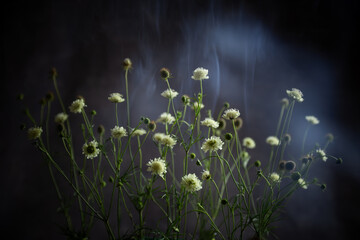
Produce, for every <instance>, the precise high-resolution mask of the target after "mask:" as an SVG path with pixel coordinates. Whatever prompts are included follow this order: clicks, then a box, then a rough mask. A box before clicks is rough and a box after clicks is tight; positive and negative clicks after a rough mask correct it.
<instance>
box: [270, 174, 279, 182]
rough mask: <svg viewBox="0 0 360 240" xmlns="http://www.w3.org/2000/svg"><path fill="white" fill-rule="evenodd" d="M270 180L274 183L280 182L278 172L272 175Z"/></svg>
mask: <svg viewBox="0 0 360 240" xmlns="http://www.w3.org/2000/svg"><path fill="white" fill-rule="evenodd" d="M270 180H271V181H273V182H280V176H279V174H277V173H276V172H273V173H271V174H270Z"/></svg>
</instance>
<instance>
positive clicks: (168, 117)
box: [157, 112, 175, 124]
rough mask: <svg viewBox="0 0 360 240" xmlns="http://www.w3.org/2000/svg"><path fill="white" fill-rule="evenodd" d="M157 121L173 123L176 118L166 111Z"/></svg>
mask: <svg viewBox="0 0 360 240" xmlns="http://www.w3.org/2000/svg"><path fill="white" fill-rule="evenodd" d="M157 121H158V122H161V123H163V124H166V123H167V124H172V123H173V122H174V121H175V118H174V117H173V116H171V114H170V113H167V112H164V113H162V114H161V115H160V118H158V120H157Z"/></svg>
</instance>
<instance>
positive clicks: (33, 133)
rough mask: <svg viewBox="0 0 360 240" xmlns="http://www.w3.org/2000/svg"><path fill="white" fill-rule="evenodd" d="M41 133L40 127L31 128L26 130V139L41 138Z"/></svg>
mask: <svg viewBox="0 0 360 240" xmlns="http://www.w3.org/2000/svg"><path fill="white" fill-rule="evenodd" d="M42 132H43V130H42V128H41V127H32V128H29V129H28V132H27V133H28V138H29V139H30V140H33V139H37V138H39V137H40V136H41V133H42Z"/></svg>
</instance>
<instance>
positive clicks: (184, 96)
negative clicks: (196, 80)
mask: <svg viewBox="0 0 360 240" xmlns="http://www.w3.org/2000/svg"><path fill="white" fill-rule="evenodd" d="M181 101H182V102H183V104H184V105H188V104H190V97H189V96H188V95H183V96H182V97H181Z"/></svg>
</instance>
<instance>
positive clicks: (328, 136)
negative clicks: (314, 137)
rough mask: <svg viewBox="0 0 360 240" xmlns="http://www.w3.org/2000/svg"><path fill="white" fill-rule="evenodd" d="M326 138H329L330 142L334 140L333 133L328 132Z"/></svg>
mask: <svg viewBox="0 0 360 240" xmlns="http://www.w3.org/2000/svg"><path fill="white" fill-rule="evenodd" d="M325 137H326V140H328V141H329V142H332V141H334V135H332V133H328V134H326V136H325Z"/></svg>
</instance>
